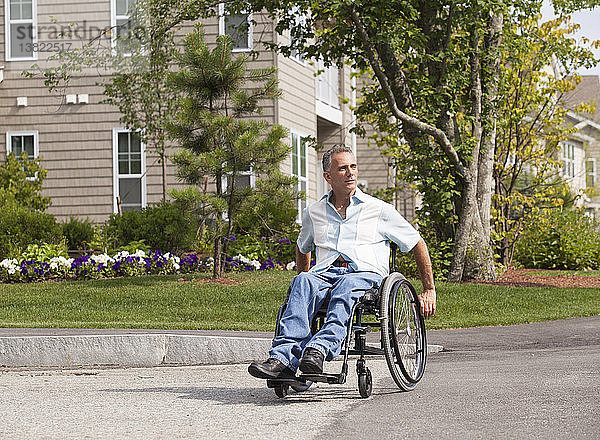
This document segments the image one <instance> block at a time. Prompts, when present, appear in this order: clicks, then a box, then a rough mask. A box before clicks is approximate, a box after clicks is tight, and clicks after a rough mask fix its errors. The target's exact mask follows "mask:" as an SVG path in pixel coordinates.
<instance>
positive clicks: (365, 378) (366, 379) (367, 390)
mask: <svg viewBox="0 0 600 440" xmlns="http://www.w3.org/2000/svg"><path fill="white" fill-rule="evenodd" d="M358 392H359V393H360V396H361V397H363V398H365V399H366V398H367V397H369V396H370V395H371V393H372V392H373V377H372V376H371V370H369V369H368V368H367V369H366V371H365V372H364V373H361V374H359V375H358Z"/></svg>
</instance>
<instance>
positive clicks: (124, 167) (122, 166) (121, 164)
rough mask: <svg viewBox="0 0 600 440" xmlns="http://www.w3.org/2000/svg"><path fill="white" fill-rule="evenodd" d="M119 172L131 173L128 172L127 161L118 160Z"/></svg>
mask: <svg viewBox="0 0 600 440" xmlns="http://www.w3.org/2000/svg"><path fill="white" fill-rule="evenodd" d="M119 174H131V173H130V172H129V161H128V160H126V159H125V160H119Z"/></svg>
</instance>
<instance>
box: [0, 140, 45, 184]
mask: <svg viewBox="0 0 600 440" xmlns="http://www.w3.org/2000/svg"><path fill="white" fill-rule="evenodd" d="M24 152H25V153H27V157H28V158H29V159H34V158H36V157H38V155H39V149H38V132H37V131H24V132H9V133H6V154H9V153H14V155H15V156H17V158H20V157H21V155H22V154H23V153H24ZM34 178H35V175H29V176H28V177H27V179H28V180H29V179H34Z"/></svg>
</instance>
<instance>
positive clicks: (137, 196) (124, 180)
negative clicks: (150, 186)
mask: <svg viewBox="0 0 600 440" xmlns="http://www.w3.org/2000/svg"><path fill="white" fill-rule="evenodd" d="M113 167H114V173H113V175H114V182H113V185H114V194H115V201H114V212H119V204H120V208H121V210H122V211H131V210H134V209H141V208H144V207H145V206H146V158H145V151H144V144H143V143H142V141H141V140H140V138H139V136H137V135H136V134H135V133H131V132H130V131H128V130H123V129H115V130H113Z"/></svg>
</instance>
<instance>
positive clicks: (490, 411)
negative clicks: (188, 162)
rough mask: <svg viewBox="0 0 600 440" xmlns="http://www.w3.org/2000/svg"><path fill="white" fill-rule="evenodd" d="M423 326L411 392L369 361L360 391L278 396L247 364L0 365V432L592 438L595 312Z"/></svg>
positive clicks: (599, 339) (598, 354)
mask: <svg viewBox="0 0 600 440" xmlns="http://www.w3.org/2000/svg"><path fill="white" fill-rule="evenodd" d="M428 335H429V340H430V342H431V343H437V344H442V345H444V347H445V349H446V350H447V351H445V352H443V353H438V354H435V355H433V356H431V357H430V359H429V362H428V366H427V371H426V373H425V377H424V379H423V381H422V382H421V383H420V384H419V386H418V387H417V389H416V390H415V391H413V392H410V393H401V392H398V390H397V388H396V387H395V385H394V384H393V382H392V380H391V378H390V376H389V373H388V372H387V367H386V365H385V362H383V361H379V360H377V361H370V362H369V366H370V368H371V370H372V372H373V376H374V380H375V385H374V391H373V396H372V397H371V398H369V399H367V400H364V399H360V398H359V395H358V391H357V385H356V375H355V374H350V375H349V380H348V383H347V384H345V385H339V386H337V385H336V386H331V385H321V386H318V387H314V388H311V389H310V390H309V391H307V392H305V393H302V394H291V395H290V396H288V397H287V398H286V399H284V400H280V399H277V397H276V396H275V394H274V393H273V391H272V390H269V389H267V388H265V387H264V383H263V381H260V380H258V379H254V378H252V377H250V376H248V374H247V373H246V365H227V366H204V367H181V368H180V367H160V368H131V369H78V370H54V371H52V370H19V371H15V370H11V371H2V372H0V417H1V418H0V420H1V423H0V438H2V439H5V438H6V439H13V438H16V439H21V438H22V439H29V438H52V439H64V438H78V439H79V438H127V439H129V438H135V439H137V438H139V439H142V438H144V439H152V438H160V439H162V438H165V439H166V438H169V439H170V438H200V439H204V438H206V439H222V438H226V439H229V438H231V439H238V438H245V439H287V438H299V439H313V438H329V439H336V438H365V439H383V438H389V439H392V438H393V439H398V438H411V439H428V438H436V439H439V438H452V439H453V438H461V439H465V438H467V439H471V438H482V439H483V438H486V439H487V438H503V439H504V438H515V439H517V438H518V439H528V438H536V439H540V438H542V439H546V438H569V439H571V438H595V439H596V438H599V437H600V425H599V424H598V420H599V419H600V417H599V416H600V410H599V408H600V403H599V402H600V399H599V398H600V318H599V317H591V318H582V319H574V320H567V321H556V322H551V323H542V324H532V325H523V326H512V327H486V328H478V329H467V330H446V331H431V332H429V333H428ZM327 369H329V370H331V371H336V370H338V369H339V365H338V364H336V363H332V364H329V365H328V366H327ZM351 372H353V365H352V366H351Z"/></svg>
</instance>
